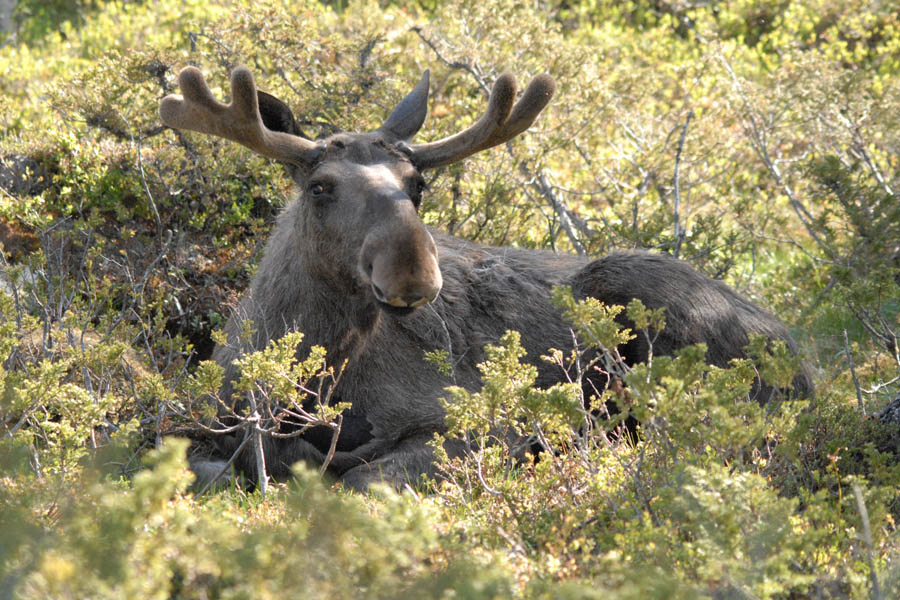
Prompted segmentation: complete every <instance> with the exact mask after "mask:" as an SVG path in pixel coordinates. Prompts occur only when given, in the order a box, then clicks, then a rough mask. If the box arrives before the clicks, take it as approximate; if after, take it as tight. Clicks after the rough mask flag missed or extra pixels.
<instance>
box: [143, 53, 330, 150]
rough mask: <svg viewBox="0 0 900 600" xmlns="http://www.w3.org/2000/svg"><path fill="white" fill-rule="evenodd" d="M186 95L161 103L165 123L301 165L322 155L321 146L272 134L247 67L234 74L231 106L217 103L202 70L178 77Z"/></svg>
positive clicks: (185, 71) (187, 69) (188, 69)
mask: <svg viewBox="0 0 900 600" xmlns="http://www.w3.org/2000/svg"><path fill="white" fill-rule="evenodd" d="M178 86H179V87H180V88H181V92H182V93H183V94H184V96H183V97H182V96H180V95H178V94H171V95H169V96H166V97H165V98H163V99H162V102H160V104H159V116H160V118H161V119H162V121H163V123H165V124H166V125H168V126H169V127H174V128H176V129H189V130H191V131H199V132H201V133H207V134H210V135H215V136H218V137H223V138H226V139H229V140H232V141H234V142H237V143H239V144H241V145H243V146H246V147H247V148H250V149H251V150H253V151H254V152H257V153H259V154H262V155H263V156H267V157H269V158H274V159H275V160H280V161H283V162H287V163H291V164H295V165H298V166H302V165H304V164H309V163H310V162H311V161H313V160H314V159H315V157H316V156H317V155H318V154H319V153H320V152H321V146H320V145H319V144H317V143H315V142H312V141H310V140H307V139H305V138H302V137H300V136H296V135H291V134H288V133H282V132H280V131H271V130H270V129H268V128H267V127H266V126H265V125H264V124H263V120H262V117H261V116H260V114H259V100H258V98H257V95H256V84H255V83H254V82H253V75H252V74H251V73H250V70H249V69H247V67H243V66H240V67H236V68H235V69H234V71H232V72H231V96H232V100H231V104H222V103H221V102H219V101H217V100H216V99H215V98H214V97H213V94H212V91H211V90H210V89H209V86H208V85H207V83H206V80H205V79H204V78H203V74H202V73H201V72H200V69H198V68H196V67H185V68H183V69H182V70H181V72H180V73H179V74H178Z"/></svg>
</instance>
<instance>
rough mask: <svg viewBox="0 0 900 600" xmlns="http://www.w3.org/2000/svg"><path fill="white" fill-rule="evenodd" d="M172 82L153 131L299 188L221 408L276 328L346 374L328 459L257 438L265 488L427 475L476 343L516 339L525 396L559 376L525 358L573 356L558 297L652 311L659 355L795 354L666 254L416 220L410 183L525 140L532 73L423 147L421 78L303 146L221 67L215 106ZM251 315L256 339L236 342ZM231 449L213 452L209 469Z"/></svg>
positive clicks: (280, 115)
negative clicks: (296, 334)
mask: <svg viewBox="0 0 900 600" xmlns="http://www.w3.org/2000/svg"><path fill="white" fill-rule="evenodd" d="M178 83H179V86H180V88H181V91H182V93H183V96H179V95H170V96H167V97H166V98H164V99H163V100H162V103H161V105H160V116H161V118H162V120H163V122H164V123H165V124H166V125H168V126H170V127H173V128H178V129H189V130H193V131H199V132H202V133H206V134H210V135H214V136H219V137H223V138H227V139H230V140H233V141H236V142H238V143H240V144H242V145H244V146H246V147H248V148H250V149H251V150H253V151H255V152H257V153H259V154H261V155H263V156H266V157H269V158H272V159H275V160H277V161H280V162H281V163H283V164H284V165H285V166H286V167H287V168H288V171H289V172H290V173H291V175H292V177H293V179H294V181H295V182H296V185H297V189H298V194H297V197H296V198H295V199H294V200H293V202H291V203H290V204H289V205H288V206H287V207H286V208H285V209H284V211H283V212H282V213H281V215H280V216H279V218H278V220H277V223H276V225H275V228H274V231H273V233H272V235H271V238H270V239H269V241H268V243H267V245H266V247H265V251H264V255H263V259H262V262H261V264H260V265H259V268H258V270H257V273H256V275H255V277H254V278H253V281H252V283H251V285H250V289H249V290H248V291H247V292H246V294H245V295H244V297H243V298H242V300H241V302H240V306H239V307H238V309H237V310H236V311H235V315H234V316H233V317H232V319H231V320H230V321H229V323H228V325H227V326H226V332H227V334H228V337H229V342H228V343H227V344H224V345H219V346H217V348H216V350H215V352H214V358H215V360H216V361H217V362H218V363H219V364H221V365H222V366H223V367H224V368H225V370H226V378H225V379H226V383H225V384H224V388H223V390H222V394H221V395H222V396H225V397H227V396H229V395H230V394H231V381H233V380H234V379H235V377H236V375H237V372H236V368H235V366H234V360H235V359H236V358H238V357H239V356H240V355H241V354H242V353H244V352H247V351H250V350H255V349H260V348H263V347H265V346H266V345H267V343H268V342H270V341H271V340H274V339H277V338H280V337H281V336H283V335H284V334H285V333H286V332H288V331H292V330H300V331H302V332H304V334H305V338H304V344H303V347H302V348H301V349H300V350H299V352H301V353H302V352H304V351H306V350H308V348H309V346H310V345H313V344H316V345H321V346H324V347H325V348H326V350H327V352H328V356H329V360H330V361H331V362H332V364H336V365H339V364H342V363H343V362H344V361H345V360H346V361H347V363H346V364H347V366H346V369H345V371H344V373H343V375H342V378H341V381H340V384H339V386H338V389H337V395H338V396H339V399H340V400H341V401H343V402H349V403H351V408H350V409H349V410H348V411H347V412H346V413H345V415H344V419H343V423H344V427H343V428H342V432H341V434H340V437H339V439H338V442H337V446H336V448H329V444H330V440H328V439H327V437H328V436H322V435H321V432H319V433H316V432H310V433H309V434H308V435H300V436H297V437H290V438H276V437H268V438H266V439H265V440H263V442H264V443H263V448H264V450H263V455H264V458H265V463H264V464H265V465H266V470H267V471H268V472H269V474H270V475H272V476H275V477H285V476H287V475H288V474H289V472H290V466H291V465H292V464H293V463H295V462H297V461H300V460H304V461H309V462H312V463H315V464H320V465H321V464H323V462H324V461H325V460H326V453H328V452H329V451H330V450H331V451H333V456H332V459H331V461H330V462H329V467H328V470H329V471H330V472H331V473H333V474H334V475H335V476H337V477H338V478H340V480H341V481H343V482H344V484H345V485H347V486H349V487H352V488H356V489H366V488H367V487H368V486H369V485H370V484H371V483H373V482H376V481H386V482H388V483H391V484H393V485H395V486H402V485H403V484H405V483H407V482H415V481H416V480H418V479H419V478H420V477H421V476H422V475H428V474H432V473H433V470H434V469H433V457H432V450H431V448H430V447H429V446H428V445H427V442H429V441H430V440H431V439H432V437H433V435H434V433H435V432H439V431H442V430H443V429H444V411H443V409H442V405H441V402H440V399H441V398H442V397H443V395H444V389H445V388H446V387H447V386H448V385H451V384H455V385H459V386H462V387H464V388H467V389H470V390H477V389H478V388H479V386H480V385H479V382H480V373H479V371H478V369H477V365H478V363H479V362H481V361H482V360H483V348H484V346H485V344H488V343H495V342H496V341H497V340H498V339H499V338H500V337H501V336H502V335H503V333H504V332H505V331H507V330H510V329H514V330H517V331H520V332H521V334H522V339H523V345H524V347H525V349H526V350H527V352H528V356H527V360H529V361H531V362H534V364H535V365H537V366H538V368H539V373H540V375H539V384H541V385H550V384H552V383H555V382H556V381H558V380H559V379H560V377H561V376H562V373H561V372H558V370H557V371H554V370H553V368H551V366H549V365H547V364H544V363H543V362H542V361H540V359H539V357H540V356H541V355H542V354H545V353H546V351H547V350H548V349H549V348H567V347H571V344H572V335H571V332H570V328H569V326H568V325H567V324H566V323H565V322H563V320H562V318H561V316H560V312H559V310H558V309H556V308H554V307H553V306H552V305H551V303H550V295H551V290H552V288H553V287H554V286H557V285H563V284H565V285H569V286H571V287H572V289H573V292H574V293H575V295H576V297H586V296H593V297H596V298H598V299H600V300H602V301H604V302H606V303H607V304H627V303H628V302H629V301H630V300H631V299H633V298H638V299H640V300H641V301H643V303H644V304H645V305H646V306H648V307H650V308H659V307H664V308H665V314H666V327H665V329H664V330H663V331H662V332H661V333H660V335H659V337H658V338H657V340H656V342H655V344H654V346H653V351H654V353H656V354H660V353H671V352H672V351H674V350H676V349H678V348H680V347H683V346H685V345H689V344H694V343H698V342H704V343H706V344H707V346H708V352H707V360H708V361H709V362H710V363H711V364H715V365H721V366H724V365H726V364H727V362H728V360H729V359H731V358H735V357H743V356H745V353H744V347H745V346H746V344H747V342H748V335H749V334H751V333H759V334H763V335H765V336H767V337H768V338H769V339H771V340H784V341H785V342H787V344H788V346H789V347H790V348H791V349H792V350H794V343H793V341H792V340H791V338H790V335H789V334H788V332H787V330H786V329H785V328H784V326H783V325H782V324H781V323H779V321H778V320H777V319H775V318H774V317H773V316H772V315H770V314H769V313H767V312H765V311H764V310H762V309H760V308H759V307H757V306H755V305H753V304H752V303H750V302H748V301H747V300H745V299H744V298H742V297H741V296H740V295H738V294H737V293H736V292H734V291H733V290H732V289H730V288H729V287H728V286H726V285H725V284H723V283H721V282H719V281H715V280H713V279H710V278H708V277H706V276H704V275H702V274H700V273H698V272H697V271H695V270H694V269H693V268H691V267H690V266H689V265H688V264H687V263H685V262H682V261H679V260H676V259H673V258H671V257H668V256H665V255H661V254H655V253H649V252H616V253H612V254H609V255H608V256H605V257H603V258H600V259H597V260H593V261H589V260H587V259H584V258H582V257H579V256H572V255H563V254H556V253H552V252H547V251H538V250H521V249H515V248H507V247H492V246H484V245H480V244H475V243H472V242H469V241H466V240H464V239H460V238H457V237H453V236H450V235H446V234H443V233H441V232H439V231H437V230H435V229H432V228H430V227H427V226H426V225H425V224H424V223H423V222H422V221H421V219H420V218H419V215H418V209H419V204H420V202H421V198H422V193H423V190H424V179H423V177H422V174H423V172H426V171H428V170H429V169H435V168H438V167H441V166H444V165H448V164H451V163H453V162H456V161H459V160H462V159H463V158H465V157H467V156H469V155H471V154H473V153H475V152H479V151H482V150H486V149H488V148H491V147H493V146H496V145H498V144H502V143H504V142H506V141H507V140H510V139H511V138H513V137H514V136H516V135H518V134H519V133H521V132H523V131H525V130H526V129H527V128H528V127H529V126H530V125H531V124H532V123H533V122H534V120H535V119H536V118H537V116H538V114H539V113H540V112H541V110H543V108H544V107H545V106H546V105H547V103H548V102H549V101H550V98H551V97H552V95H553V92H554V89H555V85H554V82H553V80H552V79H551V78H550V77H548V76H546V75H539V76H537V77H535V78H534V79H533V80H532V81H531V82H530V84H529V85H528V87H527V88H526V89H525V90H524V92H523V93H522V94H521V96H520V97H519V99H518V101H516V95H517V94H516V86H515V82H514V80H513V78H512V77H511V76H509V75H502V76H501V77H499V78H498V79H497V80H496V82H495V84H494V86H493V89H492V91H491V94H490V98H489V100H488V106H487V110H486V111H485V113H484V115H482V117H481V118H480V119H479V120H478V121H477V122H475V123H474V124H473V125H472V126H471V127H469V128H468V129H466V130H464V131H461V132H459V133H457V134H455V135H453V136H450V137H447V138H445V139H442V140H438V141H434V142H428V143H422V144H413V143H411V140H412V138H413V136H414V135H415V134H416V132H417V131H418V130H419V128H420V127H421V126H422V124H423V122H424V120H425V115H426V112H427V104H428V86H429V74H428V72H427V71H426V73H425V74H424V76H423V77H422V79H421V81H420V82H419V84H418V85H417V86H416V87H415V89H414V90H413V91H412V92H411V93H410V94H409V95H408V96H406V98H404V99H403V100H402V101H401V102H400V103H399V104H398V105H397V107H396V108H395V109H394V110H393V111H392V112H391V113H390V115H389V116H388V117H387V119H386V120H385V122H384V124H383V125H381V127H380V128H378V129H377V130H375V131H373V132H369V133H350V134H348V133H339V134H336V135H332V136H331V137H328V138H326V139H324V140H308V139H306V138H304V137H303V136H302V135H301V134H300V127H299V126H298V124H297V121H296V119H295V118H294V116H293V114H292V112H291V110H290V109H289V108H288V107H287V105H286V104H284V103H283V102H282V101H280V100H278V99H276V98H274V97H273V96H271V95H269V94H266V93H264V92H258V91H257V89H256V85H255V83H254V80H253V77H252V75H251V74H250V71H249V70H248V69H246V68H244V67H238V68H236V69H235V70H234V71H233V72H232V77H231V85H232V102H231V104H228V105H225V104H222V103H220V102H219V101H217V100H216V99H215V98H214V97H213V95H212V92H211V91H210V89H209V87H208V86H207V84H206V82H205V80H204V78H203V76H202V74H201V73H200V71H199V70H198V69H196V68H194V67H186V68H185V69H183V70H182V71H181V73H180V74H179V76H178ZM247 320H250V321H252V323H253V328H252V330H253V332H254V333H253V334H252V337H251V339H250V340H242V339H241V335H240V334H241V332H242V331H245V327H244V325H245V322H246V321H247ZM436 349H442V350H445V351H446V352H447V353H448V355H449V359H450V361H451V363H452V364H453V376H452V380H451V378H450V377H448V376H445V375H442V374H441V373H439V372H438V370H437V369H436V368H435V367H434V366H433V365H430V364H428V363H426V361H425V354H426V352H429V351H434V350H436ZM647 350H648V348H647V347H646V346H645V345H641V343H640V342H639V341H635V342H632V343H631V344H629V345H628V346H627V347H625V348H624V349H623V356H624V358H625V360H626V361H627V362H631V363H633V362H637V361H640V360H643V359H645V358H646V356H647ZM811 391H812V384H811V382H810V380H809V377H808V376H807V375H806V373H800V374H799V375H798V376H797V377H796V378H795V380H794V390H793V392H794V393H795V394H796V395H799V396H805V395H808V394H810V393H811ZM773 392H774V390H772V389H771V387H770V386H768V385H766V383H765V382H757V385H756V386H755V389H754V394H756V396H757V397H758V399H761V401H766V399H767V398H768V396H769V395H770V394H771V393H773ZM241 435H245V434H244V433H242V434H241ZM240 441H241V440H231V441H226V442H225V443H224V444H223V449H222V452H223V457H222V458H223V459H224V458H227V457H228V454H227V452H228V451H229V448H234V447H236V446H237V444H238V443H239V442H240ZM335 450H336V451H335ZM258 464H259V463H258V461H255V460H254V459H253V453H252V452H251V450H250V446H249V445H248V446H247V449H245V450H244V451H243V452H242V453H241V455H240V456H239V457H238V459H237V465H238V466H239V468H240V470H242V471H243V472H244V473H245V474H247V475H248V476H250V477H251V478H252V479H254V480H255V479H256V478H257V476H258V475H259V473H257V470H258V466H257V465H258Z"/></svg>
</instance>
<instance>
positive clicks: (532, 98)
mask: <svg viewBox="0 0 900 600" xmlns="http://www.w3.org/2000/svg"><path fill="white" fill-rule="evenodd" d="M555 91H556V84H555V83H554V82H553V78H552V77H550V76H549V75H538V76H537V77H535V78H534V79H532V80H531V82H530V83H529V84H528V87H527V88H526V89H525V92H524V93H523V94H522V97H521V98H520V99H519V101H518V102H516V104H515V106H512V101H513V98H515V95H516V84H515V80H514V79H513V77H512V75H510V74H509V73H505V74H503V75H501V76H500V78H498V79H497V82H496V83H495V84H494V88H493V89H492V90H491V97H490V99H489V100H488V109H487V111H486V112H485V114H484V116H482V117H481V119H479V120H478V121H477V122H476V123H475V124H474V125H472V126H471V127H470V128H469V129H467V130H465V131H463V132H461V133H458V134H456V135H453V136H450V137H448V138H444V139H442V140H438V141H436V142H430V143H427V144H417V145H414V146H412V150H413V156H414V157H415V160H416V164H417V165H418V166H419V168H420V169H427V168H435V167H441V166H444V165H448V164H451V163H454V162H456V161H458V160H461V159H463V158H465V157H467V156H469V155H472V154H475V153H476V152H480V151H482V150H486V149H488V148H491V147H493V146H497V145H498V144H502V143H503V142H505V141H507V140H510V139H512V138H513V137H515V136H517V135H519V134H520V133H522V132H523V131H525V130H526V129H528V128H529V127H530V126H531V124H532V123H534V120H535V119H536V118H537V116H538V114H540V112H541V111H542V110H543V109H544V107H545V106H547V104H548V103H549V102H550V99H551V98H552V97H553V93H554V92H555Z"/></svg>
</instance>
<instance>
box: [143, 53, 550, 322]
mask: <svg viewBox="0 0 900 600" xmlns="http://www.w3.org/2000/svg"><path fill="white" fill-rule="evenodd" d="M178 84H179V86H180V88H181V91H182V93H183V96H179V95H170V96H167V97H166V98H164V99H163V101H162V103H161V104H160V109H159V112H160V116H161V118H162V120H163V122H164V123H165V124H166V125H168V126H170V127H173V128H177V129H189V130H193V131H198V132H202V133H206V134H210V135H214V136H218V137H223V138H226V139H229V140H232V141H235V142H238V143H239V144H242V145H244V146H246V147H247V148H250V149H251V150H253V151H254V152H257V153H258V154H261V155H263V156H266V157H268V158H272V159H275V160H277V161H280V162H282V163H284V164H285V165H286V166H287V167H288V170H289V171H290V172H291V174H292V176H293V178H294V180H295V182H296V184H297V186H298V189H299V190H300V195H301V197H300V202H299V203H298V204H299V206H300V208H299V209H298V211H299V212H298V213H297V215H296V217H295V219H296V220H295V222H294V224H293V228H294V232H293V233H294V235H296V236H298V239H301V240H303V243H305V244H307V247H306V248H305V251H303V252H301V253H300V254H302V256H299V257H294V258H295V259H296V260H306V261H308V262H307V264H306V265H305V266H306V270H307V272H309V273H310V274H311V275H313V276H314V277H316V279H317V280H318V281H319V283H325V284H328V285H331V286H332V287H333V289H334V290H335V291H342V292H343V293H348V294H352V295H356V296H359V295H364V296H368V297H369V299H371V300H374V304H375V305H376V306H377V307H379V308H380V309H382V310H385V311H388V312H391V313H394V314H401V315H402V314H407V313H409V312H411V311H413V310H415V309H416V308H417V307H420V306H423V305H425V304H427V303H429V302H431V301H433V300H434V299H435V298H436V297H437V296H438V294H439V293H440V290H441V286H442V283H443V280H442V277H441V271H440V267H439V265H438V256H437V248H436V246H435V243H434V239H433V238H432V236H431V234H430V233H429V231H428V229H427V228H426V227H425V225H424V224H423V223H422V221H421V219H420V218H419V216H418V208H419V204H420V202H421V194H422V191H423V188H424V179H423V177H422V173H423V172H424V171H426V170H428V169H434V168H437V167H441V166H444V165H448V164H451V163H453V162H456V161H458V160H461V159H463V158H465V157H467V156H469V155H471V154H474V153H476V152H479V151H481V150H485V149H487V148H491V147H493V146H496V145H498V144H502V143H503V142H506V141H507V140H510V139H511V138H513V137H515V136H516V135H518V134H519V133H521V132H523V131H525V130H526V129H527V128H528V127H529V126H530V125H531V124H532V123H533V122H534V120H535V119H536V118H537V116H538V114H539V113H540V112H541V110H542V109H543V108H544V107H545V106H546V105H547V103H548V102H549V101H550V98H551V97H552V95H553V92H554V90H555V85H554V83H553V80H552V79H551V78H550V77H549V76H547V75H538V76H537V77H535V78H534V79H532V81H531V83H530V84H529V85H528V87H527V88H526V89H525V91H524V92H523V94H522V96H521V97H520V98H519V100H518V102H515V98H516V84H515V80H514V79H513V77H512V76H511V75H509V74H504V75H501V76H500V77H499V78H498V79H497V80H496V82H495V83H494V86H493V89H492V91H491V94H490V98H489V100H488V107H487V110H486V112H485V113H484V114H483V115H482V116H481V118H480V119H479V120H478V121H476V122H475V123H474V124H473V125H472V126H471V127H469V128H468V129H466V130H464V131H462V132H459V133H457V134H455V135H452V136H450V137H447V138H444V139H442V140H438V141H434V142H428V143H422V144H412V143H410V141H411V140H412V138H413V136H415V134H416V133H417V132H418V131H419V129H420V128H421V127H422V124H423V123H424V121H425V116H426V113H427V109H428V87H429V72H428V71H426V72H425V74H424V75H423V76H422V79H421V80H420V81H419V83H418V85H417V86H416V87H415V89H414V90H413V91H412V92H410V93H409V95H407V96H406V97H405V98H404V99H403V100H402V101H401V102H400V103H399V104H398V105H397V106H396V108H394V110H393V111H392V112H391V113H390V115H389V116H388V118H387V120H385V122H384V124H382V125H381V127H379V128H378V129H377V130H375V131H373V132H369V133H339V134H335V135H332V136H330V137H328V138H325V139H322V140H309V139H306V138H304V137H303V136H302V135H300V127H299V125H298V123H297V120H296V119H295V118H294V115H293V114H292V112H291V110H290V108H288V106H287V105H286V104H285V103H284V102H282V101H281V100H278V99H277V98H275V97H273V96H271V95H269V94H266V93H265V92H259V91H257V89H256V85H255V83H254V81H253V76H252V75H251V73H250V71H249V70H248V69H247V68H246V67H237V68H235V69H234V71H233V72H232V74H231V90H232V101H231V104H222V103H221V102H219V101H217V100H216V99H215V98H214V97H213V94H212V92H211V91H210V89H209V86H208V85H207V83H206V81H205V80H204V78H203V75H202V74H201V72H200V70H199V69H197V68H195V67H185V68H184V69H182V71H181V72H180V73H179V75H178ZM286 258H287V257H286Z"/></svg>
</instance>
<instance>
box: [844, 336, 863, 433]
mask: <svg viewBox="0 0 900 600" xmlns="http://www.w3.org/2000/svg"><path fill="white" fill-rule="evenodd" d="M844 352H845V353H846V354H847V362H848V363H849V364H850V375H851V376H852V377H853V386H854V387H855V388H856V401H857V402H858V403H859V412H861V413H862V415H863V416H864V417H865V416H866V405H865V404H864V403H863V399H862V388H860V386H859V379H858V378H857V377H856V365H854V364H853V351H852V350H851V349H850V341H849V340H848V339H847V330H846V329H845V330H844Z"/></svg>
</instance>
